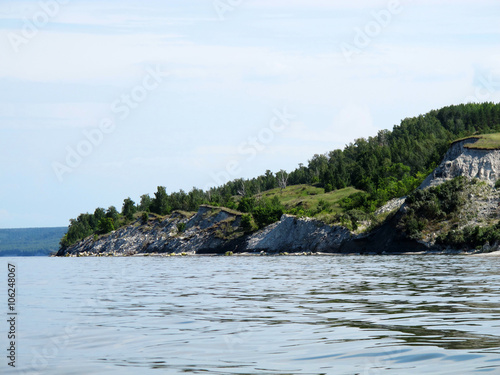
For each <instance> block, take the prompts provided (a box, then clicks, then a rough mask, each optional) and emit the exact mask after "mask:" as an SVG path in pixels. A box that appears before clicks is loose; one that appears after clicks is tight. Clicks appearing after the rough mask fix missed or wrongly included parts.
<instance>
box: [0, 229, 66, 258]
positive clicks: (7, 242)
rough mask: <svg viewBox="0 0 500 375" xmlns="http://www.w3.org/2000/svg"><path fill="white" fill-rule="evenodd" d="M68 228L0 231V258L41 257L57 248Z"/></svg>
mask: <svg viewBox="0 0 500 375" xmlns="http://www.w3.org/2000/svg"><path fill="white" fill-rule="evenodd" d="M67 230H68V228H65V227H57V228H22V229H0V256H43V255H49V254H51V253H53V252H55V251H57V249H58V248H59V241H60V240H61V237H62V236H63V235H64V234H65V233H66V231H67Z"/></svg>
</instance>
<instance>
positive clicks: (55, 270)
mask: <svg viewBox="0 0 500 375" xmlns="http://www.w3.org/2000/svg"><path fill="white" fill-rule="evenodd" d="M9 260H10V261H13V262H14V263H15V264H16V265H17V282H18V285H17V286H18V288H17V294H18V306H17V307H18V312H19V316H18V321H17V330H18V333H19V337H18V340H17V352H18V353H17V355H18V356H17V364H18V365H19V367H18V368H17V369H16V370H15V371H12V370H10V369H9V368H8V366H7V359H1V358H5V357H4V356H1V357H0V373H7V374H24V373H26V374H37V373H40V374H65V375H66V374H78V375H79V374H82V375H83V374H150V373H151V374H159V373H165V374H218V375H219V374H469V373H470V374H473V373H478V374H483V373H485V374H500V258H499V257H471V256H469V257H467V256H338V257H337V256H335V257H170V258H153V257H146V258H61V259H55V258H10V259H9V258H7V259H6V258H1V259H0V266H1V267H2V269H1V271H0V275H4V276H5V277H4V276H2V277H1V280H4V282H2V283H1V284H3V285H0V292H1V295H3V296H4V298H3V299H4V301H2V300H1V299H0V303H1V304H2V306H3V307H2V309H1V311H6V306H7V298H6V297H5V295H6V285H5V284H6V281H5V279H6V268H7V262H8V261H9ZM5 314H6V313H5ZM5 314H4V316H6V315H5ZM5 320H6V319H2V321H5ZM6 328H7V325H6V323H3V327H2V329H1V332H4V333H2V335H1V336H0V343H1V344H2V346H1V348H2V349H3V348H4V346H5V347H6V345H7V338H6ZM2 351H5V350H2Z"/></svg>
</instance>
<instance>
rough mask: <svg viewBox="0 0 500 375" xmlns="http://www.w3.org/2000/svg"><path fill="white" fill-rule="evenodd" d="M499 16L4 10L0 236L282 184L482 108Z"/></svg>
mask: <svg viewBox="0 0 500 375" xmlns="http://www.w3.org/2000/svg"><path fill="white" fill-rule="evenodd" d="M499 16H500V3H498V1H496V0H495V1H493V0H491V1H490V0H482V1H481V0H479V1H478V0H476V1H465V0H458V1H444V0H433V1H430V0H422V1H417V0H413V1H410V0H400V1H398V0H391V1H378V0H371V1H368V0H360V1H351V2H346V1H334V0H287V1H284V0H241V1H236V0H232V1H229V0H214V1H213V0H182V1H174V0H163V1H159V0H158V1H153V0H144V1H141V2H137V1H134V2H132V1H128V0H122V1H119V2H118V1H107V0H102V1H90V0H87V1H79V0H65V1H63V0H45V1H43V0H42V1H17V0H16V1H13V0H11V1H3V2H2V3H0V53H1V55H0V149H1V150H2V151H1V152H2V154H1V155H2V157H1V158H0V228H13V227H44V226H66V225H67V224H68V220H69V219H70V218H72V217H76V216H77V215H78V214H79V213H81V212H92V211H93V210H94V209H95V208H96V207H105V208H107V207H109V206H110V205H115V206H116V207H118V208H121V205H122V202H123V199H124V198H126V197H129V196H130V197H131V198H132V199H133V200H135V201H138V200H139V197H140V195H142V194H145V193H149V194H151V195H153V193H154V191H156V187H157V186H158V185H162V186H166V187H167V191H170V192H171V191H177V190H179V189H184V190H185V191H189V190H190V189H191V188H192V187H193V186H196V187H200V188H205V187H208V186H213V185H218V184H219V183H220V182H223V181H224V179H225V178H227V177H230V178H231V179H233V178H239V177H244V178H251V177H254V176H257V175H259V174H262V173H264V172H265V170H266V169H271V170H272V171H274V172H276V171H278V170H280V169H286V170H288V171H290V170H293V169H294V168H296V167H297V165H298V164H299V163H304V164H306V163H307V161H308V159H310V158H311V156H312V155H314V154H317V153H323V152H327V151H330V150H333V149H336V148H343V147H344V145H345V144H347V143H349V142H351V141H353V140H354V139H355V138H359V137H367V136H371V135H375V134H376V133H377V131H378V130H380V129H391V128H392V127H393V126H394V125H395V124H398V123H399V122H400V120H401V119H403V118H405V117H412V116H416V115H418V114H421V113H425V112H427V111H429V110H431V109H436V108H440V107H442V106H445V105H450V104H459V103H464V102H468V101H495V102H498V101H499V100H500V68H499V67H500V48H499V47H500V22H499V21H500V20H499ZM280 112H281V113H283V112H284V113H286V116H285V121H284V122H283V121H281V122H279V124H280V126H279V127H273V124H276V121H275V120H276V118H277V117H276V116H277V115H276V114H277V113H280ZM86 134H87V135H86ZM89 134H90V136H89ZM75 154H76V155H75ZM214 176H215V177H214Z"/></svg>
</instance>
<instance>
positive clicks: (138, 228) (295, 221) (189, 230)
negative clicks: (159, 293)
mask: <svg viewBox="0 0 500 375" xmlns="http://www.w3.org/2000/svg"><path fill="white" fill-rule="evenodd" d="M351 237H352V235H351V233H350V232H349V230H347V229H346V228H343V227H338V226H330V225H327V224H325V223H322V222H320V221H317V220H314V219H310V218H296V217H294V216H291V215H283V216H282V217H281V220H280V221H279V222H277V223H274V224H271V225H269V226H267V227H265V228H263V229H262V230H260V231H257V232H255V233H251V234H249V233H246V232H245V231H244V229H243V228H242V227H241V214H240V213H238V212H236V211H232V210H227V209H224V208H219V207H212V206H206V205H205V206H201V207H200V209H199V210H198V212H197V213H195V214H187V213H180V212H175V213H173V214H172V215H170V216H167V217H166V218H163V219H159V218H158V217H153V216H151V217H150V219H149V220H148V222H147V223H144V222H142V221H141V220H137V221H136V222H134V223H133V224H131V225H129V226H126V227H123V228H120V229H118V230H115V231H113V232H111V233H109V234H107V235H104V236H101V237H99V238H94V237H89V238H87V239H85V240H83V241H81V242H79V243H77V244H75V245H73V246H71V247H69V248H67V249H64V250H60V251H59V252H58V254H57V255H58V256H81V255H84V256H86V255H87V256H88V255H100V256H111V255H115V256H116V255H136V254H141V253H142V254H152V253H153V254H154V253H158V254H165V253H167V254H221V253H222V254H223V253H225V252H228V251H231V252H233V253H244V252H250V253H259V252H262V251H264V252H269V253H279V252H336V251H338V249H339V248H340V246H341V244H342V243H343V242H344V241H347V240H349V239H351Z"/></svg>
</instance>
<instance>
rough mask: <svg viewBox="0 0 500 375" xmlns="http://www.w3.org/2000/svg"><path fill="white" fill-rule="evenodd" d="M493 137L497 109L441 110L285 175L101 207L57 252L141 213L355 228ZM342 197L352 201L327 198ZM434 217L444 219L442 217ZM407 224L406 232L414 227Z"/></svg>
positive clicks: (162, 192) (73, 228) (73, 225)
mask: <svg viewBox="0 0 500 375" xmlns="http://www.w3.org/2000/svg"><path fill="white" fill-rule="evenodd" d="M499 131H500V104H494V103H483V104H475V103H469V104H462V105H457V106H449V107H445V108H442V109H440V110H434V111H431V112H429V113H427V114H425V115H420V116H418V117H413V118H407V119H404V120H403V121H401V123H400V125H397V126H394V128H393V130H392V131H389V130H382V131H379V132H378V134H377V135H376V136H374V137H369V138H367V139H365V138H359V139H356V140H355V141H354V142H353V143H350V144H349V145H347V146H346V147H345V148H344V150H334V151H331V152H329V153H326V154H323V155H314V156H313V157H312V158H311V160H309V162H308V165H307V166H305V165H302V164H300V165H299V167H298V168H297V169H295V170H294V171H292V172H290V173H287V172H285V171H280V172H278V173H276V174H274V173H273V172H271V171H269V170H268V171H266V173H265V174H264V175H261V176H258V177H256V178H253V179H249V180H243V179H237V180H234V181H230V182H228V183H226V184H225V185H223V186H219V187H214V188H212V189H210V190H208V191H203V190H201V189H197V188H193V189H192V190H191V191H190V192H188V193H186V192H184V191H182V190H181V191H179V192H172V193H170V194H168V193H167V191H166V188H165V187H163V186H159V187H158V190H157V192H156V193H155V194H154V197H150V196H149V195H147V194H145V195H143V196H141V199H140V202H139V203H138V204H135V202H133V201H132V200H131V199H130V198H127V199H126V200H125V201H124V204H123V207H122V211H121V213H119V212H118V211H117V209H116V208H115V207H109V208H108V209H107V210H104V209H102V208H98V209H96V210H95V211H94V213H93V214H88V213H87V214H81V215H80V216H78V218H77V219H72V220H71V221H70V226H69V228H68V233H67V234H66V235H65V236H64V237H63V239H62V240H61V246H62V247H63V248H64V247H67V246H69V245H71V244H74V243H76V242H77V241H79V240H81V239H83V238H85V237H87V236H90V235H93V234H102V233H105V232H107V231H110V230H113V229H116V228H119V227H120V226H123V225H125V224H127V223H130V221H131V220H132V219H133V218H134V217H138V215H142V213H141V212H151V213H155V214H157V215H167V214H169V213H171V212H172V211H174V210H184V211H196V210H197V209H198V207H199V206H200V205H202V204H210V205H213V206H224V207H228V208H232V209H239V210H240V211H242V212H245V213H247V215H249V216H248V218H247V219H245V222H246V225H247V229H248V230H253V229H255V228H256V227H262V226H264V225H267V224H269V223H271V222H273V221H276V220H279V217H280V215H281V214H282V213H292V214H297V215H307V216H318V215H323V218H324V219H325V220H326V221H329V222H341V223H343V224H345V225H347V226H350V227H351V228H352V229H355V228H356V227H357V223H358V221H360V220H364V219H365V218H367V217H368V215H369V214H370V213H372V212H373V211H374V210H375V209H376V208H378V207H380V206H382V205H383V204H384V203H386V202H387V201H388V200H390V199H392V198H396V197H401V196H405V195H407V194H409V193H410V192H412V191H413V190H414V189H415V188H416V187H417V186H418V185H419V184H420V183H421V182H422V180H423V179H424V178H425V176H426V175H427V174H429V173H430V172H431V171H432V170H433V169H434V168H435V166H436V165H437V164H438V163H439V162H440V160H441V158H442V156H443V155H444V153H445V152H446V150H447V149H448V147H449V146H450V144H451V143H452V142H453V141H454V140H456V139H457V138H463V137H468V136H471V135H474V134H476V133H494V132H499ZM299 185H300V186H301V188H300V189H302V188H304V187H305V189H306V190H305V191H306V192H309V191H314V189H316V191H317V192H318V193H319V194H316V195H325V199H322V200H319V199H318V200H313V201H308V200H307V199H302V200H300V199H299V200H298V201H296V203H295V204H294V203H292V201H293V199H295V198H293V199H290V196H289V194H288V193H289V192H290V190H288V191H287V190H286V187H287V186H295V187H296V186H299ZM346 188H347V190H343V189H346ZM277 189H279V190H277ZM355 189H356V190H355ZM270 191H271V192H270ZM273 191H274V192H273ZM279 192H282V194H280V193H279ZM302 192H303V191H302ZM345 192H349V193H351V192H352V194H346V196H343V197H342V198H339V199H334V198H332V197H333V196H338V197H340V196H342V195H343V193H345ZM327 194H330V195H327ZM312 195H313V194H312ZM426 207H427V206H426ZM426 209H433V207H431V206H429V207H427V208H426ZM440 209H441V208H440ZM441 211H442V212H444V213H445V214H448V213H446V210H442V209H441ZM325 215H326V217H324V216H325ZM417 216H418V215H417ZM417 216H415V220H416V221H417V222H418V220H417ZM412 223H413V221H411V222H409V224H408V225H410V226H411V225H414V224H412ZM417 224H418V223H417ZM417 229H418V226H417ZM412 233H413V232H412ZM412 235H415V233H413V234H412Z"/></svg>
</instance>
